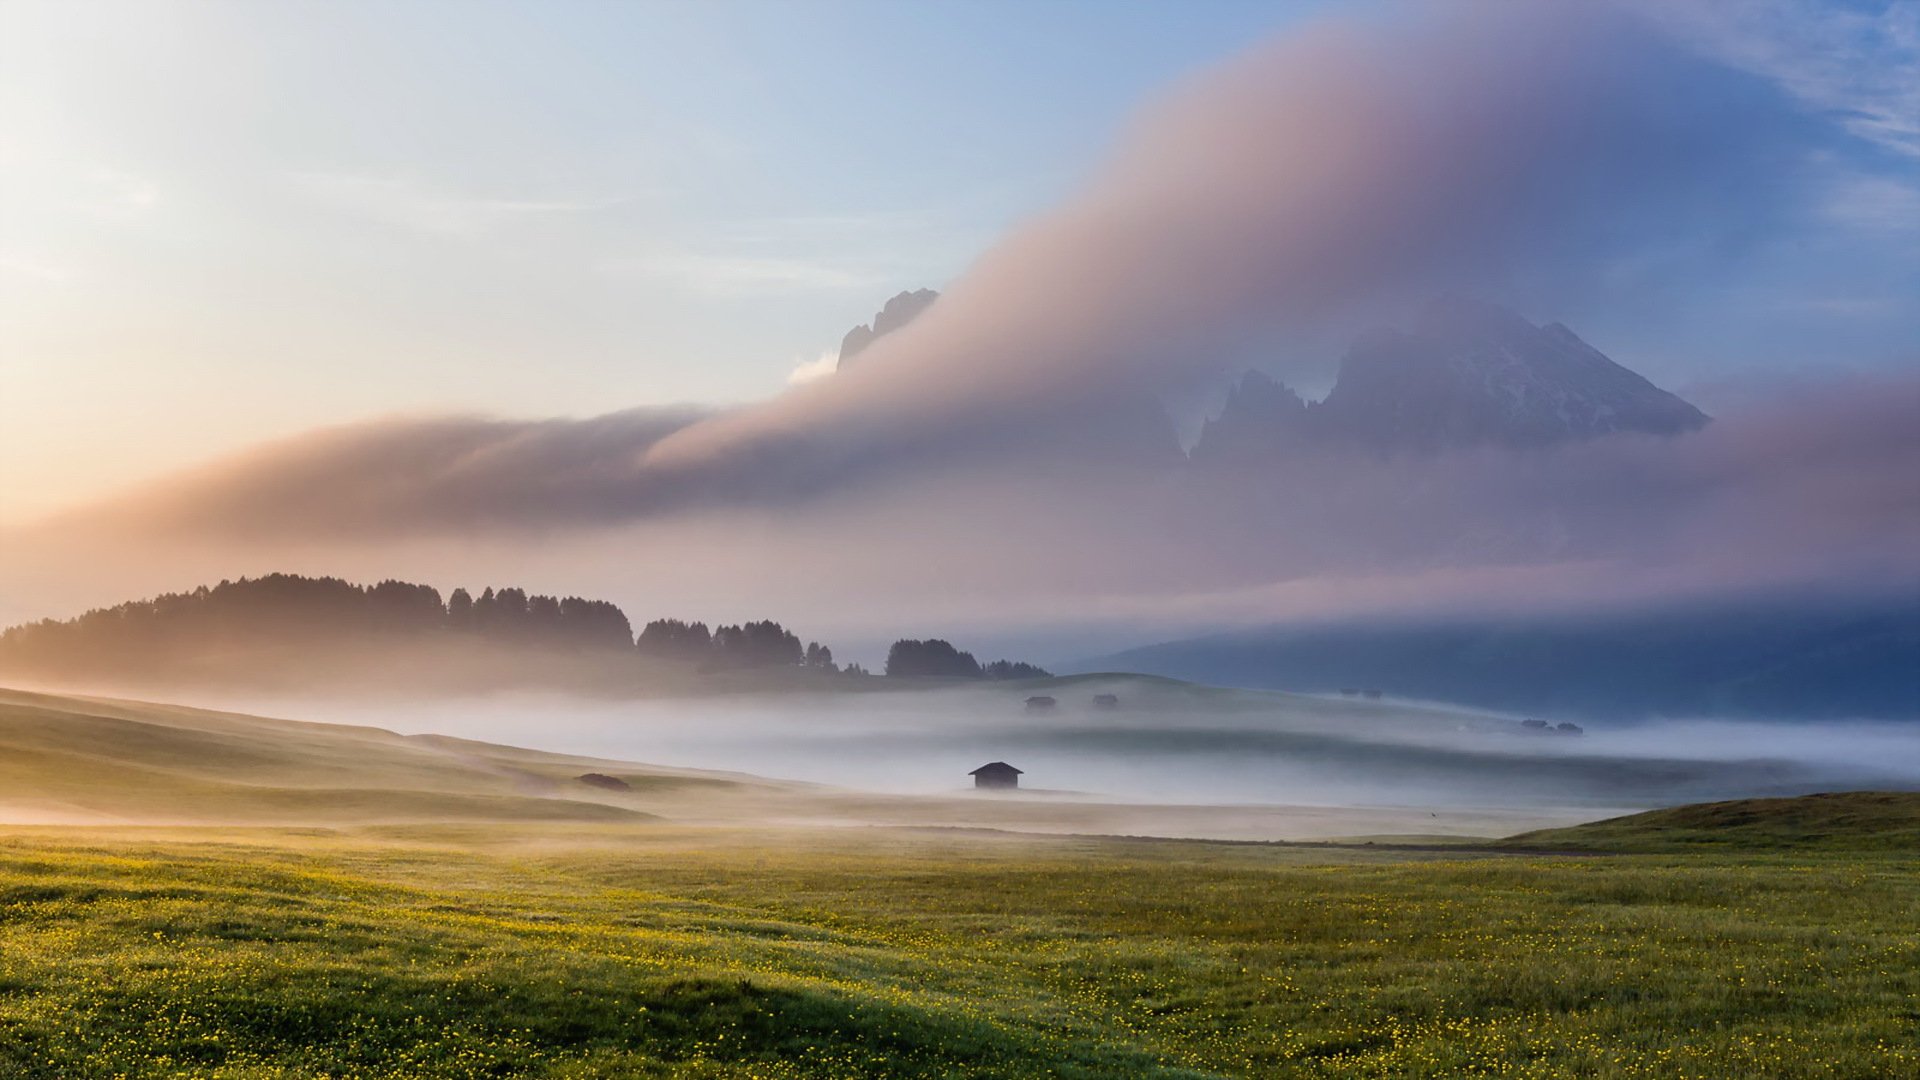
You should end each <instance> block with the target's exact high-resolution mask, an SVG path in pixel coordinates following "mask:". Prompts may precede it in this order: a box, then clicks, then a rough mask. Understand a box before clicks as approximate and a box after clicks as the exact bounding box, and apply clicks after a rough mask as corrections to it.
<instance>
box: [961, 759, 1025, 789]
mask: <svg viewBox="0 0 1920 1080" xmlns="http://www.w3.org/2000/svg"><path fill="white" fill-rule="evenodd" d="M968 775H970V776H972V777H973V786H974V787H977V788H1017V787H1019V786H1020V770H1019V769H1016V768H1014V767H1013V766H1011V765H1009V764H1007V763H1006V762H1004V761H989V762H987V763H986V764H985V765H982V766H980V767H979V768H977V769H975V770H973V772H971V773H969V774H968Z"/></svg>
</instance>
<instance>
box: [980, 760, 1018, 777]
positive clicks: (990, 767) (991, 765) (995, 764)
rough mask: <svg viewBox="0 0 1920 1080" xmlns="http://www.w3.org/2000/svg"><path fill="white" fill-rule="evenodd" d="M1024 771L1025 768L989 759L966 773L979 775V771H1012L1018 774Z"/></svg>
mask: <svg viewBox="0 0 1920 1080" xmlns="http://www.w3.org/2000/svg"><path fill="white" fill-rule="evenodd" d="M1024 771H1025V770H1023V769H1016V768H1014V767H1013V766H1011V765H1009V764H1007V763H1006V762H1004V761H989V762H987V763H986V764H985V765H982V766H980V767H979V768H977V769H975V770H973V771H972V772H970V773H968V774H967V775H968V776H979V775H980V774H981V773H1013V774H1014V775H1016V776H1018V775H1019V774H1020V773H1022V772H1024Z"/></svg>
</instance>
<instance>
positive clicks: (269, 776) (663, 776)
mask: <svg viewBox="0 0 1920 1080" xmlns="http://www.w3.org/2000/svg"><path fill="white" fill-rule="evenodd" d="M591 772H600V773H607V774H614V775H618V776H619V777H620V778H622V779H623V780H624V781H625V782H626V783H627V784H628V785H629V787H630V789H631V790H630V791H629V792H609V791H605V790H602V789H597V788H594V787H592V786H590V785H588V784H585V783H582V782H580V781H579V780H578V779H577V778H578V777H579V776H581V775H583V774H586V773H591ZM747 782H748V781H747V780H746V779H745V778H739V777H732V776H727V775H724V774H707V773H698V772H693V771H689V770H671V769H650V768H647V767H644V766H636V765H633V764H631V763H626V762H607V761H600V760H597V759H593V758H577V757H569V756H567V755H563V754H548V753H542V752H540V751H534V750H522V749H517V748H513V747H504V746H494V745H490V744H487V743H476V742H468V741H465V740H460V739H447V738H441V737H436V736H403V735H397V734H394V733H393V732H390V731H382V730H379V729H377V728H366V727H351V726H344V725H337V724H306V723H299V722H295V721H288V720H271V719H266V718H263V717H257V716H242V715H238V714H233V713H219V712H208V711H205V710H198V709H187V708H180V707H174V706H167V705H151V704H142V703H134V702H122V701H110V700H105V699H85V698H69V697H52V696H48V695H42V694H29V693H22V692H18V691H6V690H0V820H11V821H41V820H44V821H50V822H63V821H64V822H101V821H157V822H166V823H180V822H228V823H231V822H246V823H251V824H273V823H286V824H324V823H341V822H360V821H450V820H496V821H623V820H625V821H633V820H645V819H647V818H648V817H649V816H650V814H649V812H648V807H649V805H651V804H652V803H654V802H657V801H660V800H661V799H663V798H666V797H668V796H669V795H671V794H675V793H683V792H687V791H693V790H701V789H708V790H728V789H731V788H734V787H738V786H740V785H742V784H745V783H747Z"/></svg>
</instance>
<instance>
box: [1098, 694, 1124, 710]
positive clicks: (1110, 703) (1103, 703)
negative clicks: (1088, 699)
mask: <svg viewBox="0 0 1920 1080" xmlns="http://www.w3.org/2000/svg"><path fill="white" fill-rule="evenodd" d="M1093 707H1094V708H1096V709H1117V708H1119V707H1120V695H1119V694H1095V695H1093Z"/></svg>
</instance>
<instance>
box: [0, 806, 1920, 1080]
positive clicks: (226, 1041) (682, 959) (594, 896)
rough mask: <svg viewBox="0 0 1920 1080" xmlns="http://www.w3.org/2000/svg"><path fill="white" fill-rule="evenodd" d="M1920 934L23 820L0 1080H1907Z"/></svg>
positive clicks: (679, 853) (1355, 866)
mask: <svg viewBox="0 0 1920 1080" xmlns="http://www.w3.org/2000/svg"><path fill="white" fill-rule="evenodd" d="M1616 831H1617V830H1616ZM1554 842H1555V844H1556V845H1559V846H1560V847H1561V848H1564V845H1565V844H1567V843H1568V837H1567V836H1566V835H1565V834H1560V835H1557V836H1556V837H1554ZM1916 911H1920V862H1916V860H1915V859H1913V858H1912V857H1911V856H1910V855H1909V854H1908V853H1907V852H1906V851H1904V850H1857V849H1854V850H1828V849H1826V848H1823V847H1821V846H1820V845H1818V844H1813V845H1805V844H1803V845H1798V846H1794V847H1789V848H1785V849H1779V848H1758V849H1755V850H1753V851H1740V850H1713V851H1707V852H1700V851H1692V850H1675V851H1673V852H1666V853H1663V852H1660V851H1657V850H1656V851H1649V852H1647V853H1640V854H1605V855H1601V854H1594V855H1573V854H1566V853H1564V851H1563V850H1558V849H1557V850H1555V851H1553V852H1551V853H1547V852H1543V853H1540V854H1526V853H1514V852H1513V851H1512V850H1511V848H1503V849H1500V850H1473V849H1466V848H1463V849H1459V850H1457V851H1449V850H1438V849H1436V850H1428V851H1411V850H1408V851H1389V850H1384V849H1375V850H1371V851H1369V850H1367V849H1366V848H1365V847H1364V846H1361V847H1354V848H1331V847H1288V846H1264V845H1231V844H1218V843H1201V842H1147V841H1126V840H1089V839H1065V838H1062V839H1031V840H1029V839H1012V838H1007V837H1001V836H993V835H987V834H969V833H934V832H922V833H913V832H900V831H893V830H878V829H841V830H819V831H792V832H778V833H772V832H765V831H751V830H746V829H731V828H729V829H720V828H714V829H688V828H679V827H672V826H647V825H624V824H623V825H570V826H561V825H520V826H485V825H467V826H459V827H425V826H421V827H361V828H348V829H339V830H284V829H283V830H264V829H262V830H236V829H212V828H206V829H145V830H141V829H116V830H98V829H95V830H84V829H75V828H13V829H10V830H8V831H6V832H5V833H4V834H0V1076H5V1077H12V1078H22V1080H26V1078H42V1077H44V1078H61V1080H66V1078H78V1077H117V1076H129V1077H132V1076H163V1075H179V1076H196V1077H448V1078H452V1077H513V1076H540V1077H859V1076H903V1077H916V1076H924V1077H933V1076H996V1077H1020V1076H1064V1077H1075V1076H1078V1077H1153V1076H1163V1077H1199V1076H1244V1077H1288V1076H1301V1077H1323V1076H1324V1077H1335V1076H1338V1077H1456V1076H1502V1077H1508V1076H1511V1077H1528V1076H1535V1077H1545V1076H1581V1077H1603V1078H1604V1077H1698V1078H1725V1077H1857V1078H1861V1080H1866V1078H1881V1077H1902V1076H1920V918H1916V915H1915V912H1916Z"/></svg>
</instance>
